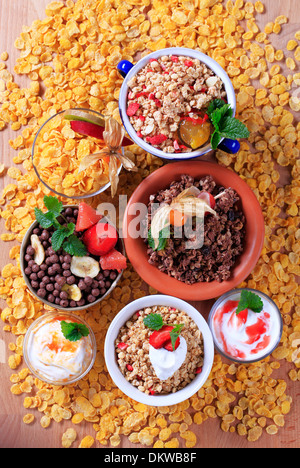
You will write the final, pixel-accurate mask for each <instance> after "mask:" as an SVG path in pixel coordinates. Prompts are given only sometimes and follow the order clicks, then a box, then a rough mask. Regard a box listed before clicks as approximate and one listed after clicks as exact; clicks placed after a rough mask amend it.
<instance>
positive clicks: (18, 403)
mask: <svg viewBox="0 0 300 468" xmlns="http://www.w3.org/2000/svg"><path fill="white" fill-rule="evenodd" d="M48 3H49V2H48V1H47V0H0V53H1V52H3V51H7V52H8V53H9V60H8V61H7V65H8V68H9V69H10V70H12V69H13V66H14V63H15V60H16V58H17V57H18V51H17V50H16V49H15V48H14V41H15V39H16V38H17V37H18V35H19V34H20V32H21V29H22V26H23V25H30V24H31V23H32V21H34V20H35V19H43V18H44V17H45V15H44V11H45V6H46V5H47V4H48ZM263 3H264V4H265V6H266V12H265V14H264V15H259V21H258V25H259V26H260V27H261V28H262V30H263V27H264V24H266V23H267V22H269V21H274V19H275V18H276V17H277V16H278V15H279V14H284V15H286V16H287V17H288V18H289V23H288V25H285V28H284V32H283V33H282V34H281V35H280V36H276V35H273V36H272V41H273V39H274V42H273V45H274V46H275V47H278V48H282V47H283V44H286V43H287V40H288V39H290V38H292V36H293V33H295V32H296V31H297V30H299V29H300V9H299V0H285V1H284V2H283V1H282V0H264V1H263ZM16 80H17V82H18V83H20V84H21V85H24V84H26V82H25V83H24V82H23V80H22V79H21V77H17V79H16ZM14 137H15V133H14V132H13V131H11V130H10V129H7V130H5V131H4V132H1V133H0V162H1V163H5V165H6V166H7V167H10V166H12V165H13V164H12V158H13V156H14V155H15V152H14V150H12V149H11V148H10V146H9V145H8V140H9V139H10V138H14ZM205 159H212V160H213V156H209V157H206V158H205ZM9 181H10V179H8V178H7V177H2V178H0V190H2V189H3V187H4V186H5V185H6V184H7V183H9ZM0 231H1V232H4V227H3V222H1V225H0ZM12 245H13V244H12V243H9V244H5V243H2V242H1V246H0V269H1V268H2V267H3V266H4V265H6V264H7V263H9V262H10V260H9V257H8V252H9V249H10V248H11V246H12ZM210 304H211V303H210V302H202V303H197V304H196V307H197V308H198V310H199V311H200V312H201V313H203V314H204V316H207V312H208V310H209V307H210ZM2 306H3V304H2ZM10 341H12V338H11V335H10V334H5V333H3V332H2V330H1V331H0V373H1V383H0V447H1V448H6V447H9V448H22V447H36V448H46V447H53V448H55V447H58V448H59V447H61V435H62V433H63V432H64V430H65V429H66V428H68V427H70V426H71V422H68V421H66V422H64V423H60V424H53V425H51V426H50V428H48V429H47V430H44V429H41V427H40V424H39V422H38V421H37V420H36V422H35V423H34V424H32V425H30V426H27V425H25V424H24V423H23V422H22V419H23V416H24V415H25V414H26V412H27V410H25V409H24V408H23V405H22V401H23V397H20V398H18V397H16V396H14V395H12V394H11V392H10V386H11V383H10V381H9V377H10V375H11V373H12V371H11V370H10V369H9V367H8V365H7V356H8V352H7V345H8V343H9V342H10ZM287 370H288V367H287V365H282V367H281V369H280V371H277V374H276V375H277V377H276V378H281V377H282V378H285V379H286V380H287V382H288V389H287V394H288V395H291V396H292V398H293V406H292V411H291V412H290V414H289V415H287V416H286V418H285V421H286V424H285V427H284V428H283V429H281V428H280V430H279V432H278V434H277V435H276V436H268V435H267V434H266V433H264V435H263V436H262V437H261V438H260V439H259V441H258V442H256V443H254V444H253V443H249V442H247V440H246V438H244V437H240V436H238V435H237V434H236V433H233V434H231V433H225V432H223V431H222V430H221V429H220V420H219V418H217V419H208V420H207V421H206V422H205V423H204V424H202V425H200V426H192V429H193V430H194V431H195V432H196V433H197V435H198V444H197V448H225V447H227V448H247V447H250V448H259V447H266V448H281V447H282V448H298V447H299V446H300V391H299V383H297V382H296V383H293V382H291V381H289V379H288V378H287ZM76 430H77V432H78V439H79V440H80V439H81V438H82V437H83V436H85V435H87V434H91V435H94V430H93V428H92V427H91V425H89V424H88V423H86V424H85V425H80V426H77V427H76ZM97 446H98V445H97ZM122 446H123V447H137V446H136V445H131V444H130V443H129V442H128V440H126V438H125V439H124V440H123V441H122ZM115 450H117V449H115Z"/></svg>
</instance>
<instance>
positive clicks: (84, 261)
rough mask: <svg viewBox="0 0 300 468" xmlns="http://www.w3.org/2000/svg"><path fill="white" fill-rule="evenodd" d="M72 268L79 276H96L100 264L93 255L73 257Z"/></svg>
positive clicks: (74, 273)
mask: <svg viewBox="0 0 300 468" xmlns="http://www.w3.org/2000/svg"><path fill="white" fill-rule="evenodd" d="M70 270H71V272H72V273H73V275H75V276H79V278H86V277H87V276H89V277H90V278H95V277H96V276H97V275H98V273H99V272H100V265H99V262H97V260H95V259H94V258H92V257H86V256H85V257H72V261H71V266H70Z"/></svg>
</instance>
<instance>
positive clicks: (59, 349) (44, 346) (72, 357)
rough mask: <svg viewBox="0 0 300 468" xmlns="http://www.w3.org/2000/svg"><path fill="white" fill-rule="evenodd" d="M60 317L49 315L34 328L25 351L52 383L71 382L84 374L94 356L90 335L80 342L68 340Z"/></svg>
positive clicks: (67, 320) (36, 369) (33, 364)
mask: <svg viewBox="0 0 300 468" xmlns="http://www.w3.org/2000/svg"><path fill="white" fill-rule="evenodd" d="M61 320H65V321H66V322H71V320H70V319H68V318H66V317H62V318H59V317H55V316H54V317H48V318H45V320H44V321H41V322H39V323H38V324H37V325H36V327H35V328H33V330H32V332H31V333H30V336H29V338H28V342H27V347H26V352H27V358H28V360H29V361H30V365H31V366H32V368H33V369H34V370H35V371H36V373H37V374H38V375H40V376H41V378H43V377H44V378H45V379H46V380H50V381H53V382H60V381H66V382H67V381H69V380H73V379H74V378H76V377H79V376H80V375H82V374H83V373H84V372H85V370H86V369H87V368H88V366H89V364H90V363H91V360H92V356H93V349H92V341H91V338H90V336H87V337H82V338H81V339H80V340H78V341H74V342H73V341H69V340H67V339H66V338H65V337H64V335H63V333H62V331H61Z"/></svg>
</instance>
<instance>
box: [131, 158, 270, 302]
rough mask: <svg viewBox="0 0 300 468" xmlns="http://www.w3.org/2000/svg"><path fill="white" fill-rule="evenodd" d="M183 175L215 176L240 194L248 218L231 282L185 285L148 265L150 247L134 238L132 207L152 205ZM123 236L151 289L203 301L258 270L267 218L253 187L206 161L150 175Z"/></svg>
mask: <svg viewBox="0 0 300 468" xmlns="http://www.w3.org/2000/svg"><path fill="white" fill-rule="evenodd" d="M182 174H188V175H190V176H192V177H195V178H202V177H204V176H207V175H211V176H212V177H213V179H214V180H215V182H216V183H217V184H218V185H221V186H223V187H225V188H228V187H231V188H233V189H234V190H235V191H236V192H237V193H238V195H239V197H240V201H239V202H238V203H239V208H240V209H242V211H243V212H244V215H245V218H246V226H245V229H246V235H245V240H244V250H243V252H242V254H241V255H240V256H239V257H238V258H237V260H236V263H235V265H234V267H233V268H232V271H231V276H230V279H229V280H227V281H223V282H221V283H219V282H217V281H212V282H210V283H206V282H199V283H195V284H193V285H188V284H185V283H183V282H181V281H179V280H177V279H175V278H172V277H170V276H169V275H167V274H166V273H163V272H161V271H159V269H158V268H157V267H156V266H154V265H150V263H149V262H148V255H147V245H146V244H145V242H144V239H143V238H142V237H138V238H133V237H131V236H130V229H129V226H130V222H131V221H133V220H134V219H135V218H136V214H131V213H135V210H134V209H133V208H132V205H134V204H135V203H143V204H145V205H148V203H149V197H150V195H152V194H155V193H157V192H158V191H159V190H161V189H164V188H167V187H168V186H169V185H170V184H171V182H173V181H174V180H180V176H181V175H182ZM123 236H124V243H125V249H126V253H127V255H128V258H129V260H130V262H131V263H132V265H133V267H134V269H135V270H136V272H137V273H138V274H139V275H140V277H141V278H142V279H143V280H144V281H145V282H146V283H147V284H148V285H150V286H152V287H153V288H155V289H156V290H157V291H160V292H161V293H163V294H168V295H171V296H175V297H178V298H180V299H183V300H186V301H203V300H208V299H213V298H217V297H219V296H221V295H222V294H225V293H226V292H228V291H230V290H231V289H233V288H235V287H236V286H238V285H239V284H240V283H242V281H244V280H245V279H246V278H247V276H248V275H249V274H250V273H251V272H252V270H253V269H254V267H255V265H256V263H257V261H258V259H259V257H260V254H261V251H262V247H263V243H264V236H265V228H264V218H263V214H262V210H261V207H260V204H259V202H258V200H257V198H256V196H255V195H254V193H253V192H252V190H251V189H250V188H249V186H248V185H247V184H246V183H245V182H244V181H243V180H242V179H241V178H240V177H239V176H238V175H237V174H236V173H234V172H232V171H230V170H229V169H226V168H225V167H223V166H220V165H219V164H216V163H211V162H206V161H189V162H188V163H186V162H178V163H169V164H167V165H165V166H163V167H161V168H159V169H158V170H156V171H154V172H153V173H152V174H150V175H149V176H148V177H147V178H146V179H144V180H143V182H142V183H141V184H140V185H139V186H138V187H137V189H136V190H135V191H134V193H133V195H132V196H131V198H130V200H129V202H128V205H127V208H126V211H125V214H124V220H123Z"/></svg>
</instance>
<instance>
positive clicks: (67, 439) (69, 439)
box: [61, 427, 77, 448]
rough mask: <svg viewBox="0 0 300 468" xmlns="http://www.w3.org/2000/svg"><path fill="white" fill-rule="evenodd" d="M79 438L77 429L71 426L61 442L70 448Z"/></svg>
mask: <svg viewBox="0 0 300 468" xmlns="http://www.w3.org/2000/svg"><path fill="white" fill-rule="evenodd" d="M76 438H77V433H76V431H75V429H73V428H72V427H69V428H68V429H67V430H66V431H65V432H64V433H63V435H62V439H61V443H62V447H63V448H70V447H71V445H72V444H73V442H75V440H76Z"/></svg>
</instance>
